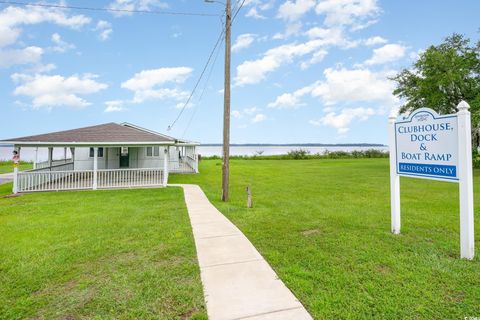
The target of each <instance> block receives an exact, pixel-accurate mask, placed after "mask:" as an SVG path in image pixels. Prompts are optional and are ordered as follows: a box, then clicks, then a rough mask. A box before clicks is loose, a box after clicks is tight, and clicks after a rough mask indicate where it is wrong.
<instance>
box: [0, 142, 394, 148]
mask: <svg viewBox="0 0 480 320" xmlns="http://www.w3.org/2000/svg"><path fill="white" fill-rule="evenodd" d="M200 146H202V147H221V146H223V144H221V143H201V144H200ZM230 146H231V147H388V146H387V145H385V144H381V143H231V144H230ZM2 147H5V148H7V147H13V145H12V144H0V148H2Z"/></svg>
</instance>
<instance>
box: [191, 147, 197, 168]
mask: <svg viewBox="0 0 480 320" xmlns="http://www.w3.org/2000/svg"><path fill="white" fill-rule="evenodd" d="M192 148H193V157H194V159H195V173H198V154H197V146H193V147H192Z"/></svg>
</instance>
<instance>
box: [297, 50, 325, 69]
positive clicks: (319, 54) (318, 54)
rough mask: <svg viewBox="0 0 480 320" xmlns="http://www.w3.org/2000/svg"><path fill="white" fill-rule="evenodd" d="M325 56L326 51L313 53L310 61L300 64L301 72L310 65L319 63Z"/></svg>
mask: <svg viewBox="0 0 480 320" xmlns="http://www.w3.org/2000/svg"><path fill="white" fill-rule="evenodd" d="M327 54H328V51H327V50H323V49H321V50H318V51H317V52H315V53H314V54H313V55H312V57H311V58H310V60H308V61H304V62H302V63H301V64H300V67H301V68H302V70H305V69H307V68H309V67H310V66H311V65H314V64H317V63H319V62H321V61H322V60H323V58H325V56H326V55H327Z"/></svg>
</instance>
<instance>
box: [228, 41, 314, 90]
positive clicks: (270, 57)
mask: <svg viewBox="0 0 480 320" xmlns="http://www.w3.org/2000/svg"><path fill="white" fill-rule="evenodd" d="M321 45H322V41H321V40H311V41H308V42H305V43H301V44H286V45H282V46H279V47H275V48H272V49H270V50H268V51H267V52H265V54H264V55H263V57H262V58H260V59H257V60H247V61H245V62H243V63H242V64H240V65H239V66H237V75H236V77H235V79H234V83H235V85H236V86H243V85H246V84H255V83H258V82H260V81H262V80H264V79H265V77H266V75H267V74H268V73H270V72H273V71H275V70H276V69H278V68H279V67H280V66H282V65H284V64H287V63H291V62H292V61H293V58H295V57H301V56H304V55H306V54H309V53H312V52H313V51H315V50H316V49H318V47H320V46H321Z"/></svg>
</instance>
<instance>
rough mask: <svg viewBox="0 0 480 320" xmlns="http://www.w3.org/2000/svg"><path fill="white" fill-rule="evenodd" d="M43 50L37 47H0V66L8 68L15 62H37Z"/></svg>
mask: <svg viewBox="0 0 480 320" xmlns="http://www.w3.org/2000/svg"><path fill="white" fill-rule="evenodd" d="M43 53H44V50H43V49H42V48H39V47H26V48H23V49H0V68H8V67H10V66H13V65H16V64H30V63H38V62H39V61H40V59H41V58H42V54H43Z"/></svg>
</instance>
